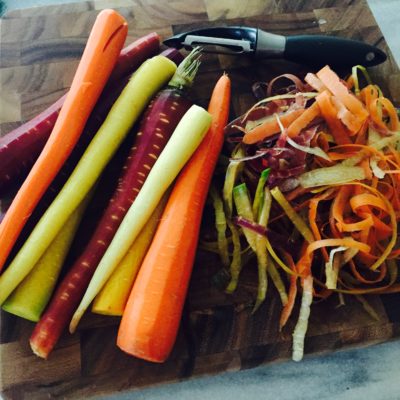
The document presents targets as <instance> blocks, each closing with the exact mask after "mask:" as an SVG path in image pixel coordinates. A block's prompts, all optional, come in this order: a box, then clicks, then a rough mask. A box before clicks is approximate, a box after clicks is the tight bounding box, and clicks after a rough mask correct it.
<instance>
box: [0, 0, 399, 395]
mask: <svg viewBox="0 0 400 400" xmlns="http://www.w3.org/2000/svg"><path fill="white" fill-rule="evenodd" d="M106 7H112V8H115V9H116V10H117V11H119V12H120V13H122V14H123V15H124V16H125V17H126V18H127V20H128V22H129V38H128V40H129V41H132V40H134V39H135V38H137V37H139V36H141V35H143V34H145V33H148V32H151V31H157V32H158V33H159V34H160V35H162V36H163V37H168V36H170V35H171V34H173V33H178V32H181V31H184V30H187V29H188V28H195V27H200V26H211V25H220V24H231V25H233V24H236V25H238V24H245V25H251V26H258V27H260V28H263V29H265V30H268V31H271V32H274V33H279V34H285V35H292V34H302V33H307V34H317V33H323V34H330V35H337V36H344V37H348V38H353V39H359V40H364V41H366V42H368V43H371V44H374V45H377V46H379V47H380V48H381V49H383V50H384V51H385V52H387V54H388V55H389V59H388V60H387V61H386V62H385V63H384V64H383V65H381V66H379V67H375V68H373V69H371V73H372V75H373V78H374V80H375V81H376V82H377V83H378V84H380V85H381V87H382V88H383V90H384V92H385V93H387V95H388V96H391V97H392V98H393V99H394V100H395V102H397V103H400V90H399V82H400V73H399V70H398V67H397V66H396V63H395V61H394V60H393V58H392V56H391V54H390V51H389V49H388V47H387V45H386V43H385V40H384V38H383V37H382V34H381V32H380V30H379V28H378V26H377V24H376V21H375V20H374V18H373V16H372V14H371V11H370V10H369V8H368V6H367V4H366V3H365V2H364V1H362V0H309V1H296V2H293V1H290V0H266V1H261V0H254V1H245V0H234V1H228V0H219V1H213V0H176V1H160V0H110V1H105V0H95V1H88V2H80V3H76V4H68V5H58V6H52V7H39V8H32V9H25V10H21V11H13V12H10V13H8V14H6V15H5V16H4V18H3V20H2V21H1V25H2V26H1V45H0V52H1V53H0V54H1V58H0V71H1V77H0V80H1V85H2V87H1V92H0V101H1V103H0V104H1V107H0V128H1V134H2V135H3V134H5V133H6V132H7V131H9V130H10V129H11V128H13V127H15V126H16V125H18V124H20V122H21V121H25V120H27V119H29V118H31V117H33V116H34V115H36V114H37V113H38V112H40V111H41V110H43V109H44V108H45V107H46V106H48V105H49V104H51V103H52V102H53V101H55V100H56V99H58V98H59V97H60V96H61V95H62V94H63V93H64V92H65V91H66V90H67V88H68V86H69V84H70V82H71V79H72V77H73V74H74V71H75V68H76V66H77V63H78V59H79V57H80V55H81V53H82V51H83V48H84V46H85V43H86V39H87V37H88V34H89V31H90V28H91V26H92V24H93V22H94V20H95V17H96V15H97V13H98V12H99V10H101V9H103V8H106ZM222 71H227V72H228V73H229V75H230V76H231V78H232V81H233V98H232V117H233V116H235V115H239V114H241V113H242V112H243V111H245V110H246V109H247V108H248V107H249V106H250V105H251V104H252V103H253V102H254V99H253V97H252V94H251V84H252V83H254V82H255V81H267V80H269V79H271V77H273V76H276V75H278V74H281V73H283V72H293V73H298V74H300V75H303V74H304V73H305V72H306V71H307V68H304V67H301V66H299V65H296V64H291V63H288V62H285V61H281V60H270V61H268V60H266V61H263V62H258V63H256V64H255V63H252V62H251V60H249V59H245V58H230V57H227V56H216V55H207V56H204V58H203V64H202V66H201V69H200V73H199V76H198V78H197V82H196V85H195V98H196V99H197V101H198V102H199V103H200V104H202V105H206V104H207V102H208V98H209V95H210V93H211V89H212V86H213V85H214V83H215V81H216V79H217V77H218V76H219V75H220V74H221V72H222ZM343 72H345V71H343ZM219 268H220V266H219V264H218V259H217V258H215V257H214V256H212V255H210V254H207V253H201V252H199V253H198V257H197V260H196V265H195V268H194V273H193V277H192V281H191V287H190V291H189V297H188V300H187V303H186V308H185V312H184V316H183V320H182V325H181V329H180V332H179V336H178V340H177V343H176V346H175V348H174V351H173V353H172V355H171V357H170V359H169V360H168V361H167V362H166V363H164V364H151V363H148V362H144V361H141V360H138V359H135V358H133V357H129V356H127V355H125V354H124V353H122V352H121V351H119V350H118V349H117V347H116V345H115V339H116V333H117V324H118V321H119V319H118V318H106V317H99V316H94V315H87V316H85V318H84V320H83V321H82V324H81V327H80V330H79V332H78V333H77V334H75V335H72V336H71V335H65V336H64V337H63V338H62V339H61V340H60V342H59V344H58V346H57V348H56V349H55V350H54V352H53V353H52V354H51V356H50V358H49V360H47V361H43V360H41V359H39V358H37V357H35V356H34V355H33V354H32V353H31V351H30V348H29V344H28V338H29V336H30V334H31V331H32V329H33V324H32V323H30V322H27V321H24V320H22V319H19V318H16V317H14V316H11V315H8V314H6V313H4V312H2V314H1V317H0V318H1V319H0V322H1V329H0V360H1V361H0V363H1V365H0V371H1V375H0V387H1V392H2V393H3V395H4V397H5V398H8V399H18V400H21V399H30V400H33V399H42V398H48V397H50V398H53V397H54V398H80V397H83V396H85V397H90V396H94V395H99V394H105V393H113V392H116V391H122V390H128V389H134V388H139V387H143V386H149V385H152V384H160V383H164V382H172V381H179V380H183V379H188V378H189V377H192V376H199V375H203V374H216V373H218V372H222V371H227V370H239V369H243V368H251V367H254V366H256V365H259V364H262V363H267V362H272V361H275V360H278V359H288V358H290V353H291V332H292V329H293V324H294V321H290V323H289V324H288V327H287V328H286V329H285V330H284V331H283V332H279V331H278V319H279V314H280V311H281V305H280V303H279V299H278V297H277V296H276V293H275V292H274V290H273V289H271V290H270V291H269V295H268V297H267V301H266V302H265V303H264V305H263V306H262V307H261V309H260V310H259V311H258V312H257V313H256V314H254V315H252V314H251V309H252V305H253V301H254V293H255V289H256V272H255V268H254V266H251V265H250V266H248V267H247V268H246V271H245V273H244V274H243V277H242V278H241V283H240V287H239V289H238V291H237V293H236V294H235V295H234V296H228V295H226V294H224V293H223V291H221V290H219V289H217V288H216V287H214V286H213V284H212V279H211V278H212V277H213V276H214V275H215V273H216V272H217V271H218V269H219ZM369 300H370V302H371V304H372V306H373V307H374V308H375V310H376V311H377V313H378V315H379V321H377V320H375V319H373V318H371V317H370V316H369V315H368V314H367V313H366V312H365V311H364V309H363V307H362V305H361V304H360V303H359V302H358V301H357V300H355V299H353V298H350V297H346V305H345V306H343V307H338V306H337V305H338V302H337V299H335V298H334V297H332V298H330V299H329V300H328V301H325V302H320V303H315V304H313V306H312V314H311V320H310V326H309V331H308V335H307V339H306V347H305V350H306V353H308V354H310V353H316V352H330V351H334V350H336V349H340V348H344V347H351V346H356V345H368V344H371V343H376V342H382V341H386V340H389V339H391V338H395V337H398V336H399V335H400V313H399V311H398V310H400V296H396V295H392V296H386V297H383V298H379V297H369ZM160 334H161V335H162V332H160ZM299 367H300V368H301V366H299Z"/></svg>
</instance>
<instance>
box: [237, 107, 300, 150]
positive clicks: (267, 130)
mask: <svg viewBox="0 0 400 400" xmlns="http://www.w3.org/2000/svg"><path fill="white" fill-rule="evenodd" d="M304 111H305V110H304V109H303V108H299V109H296V110H293V111H290V112H286V113H284V114H279V120H280V122H281V124H282V125H283V126H284V127H285V128H287V127H288V126H289V125H290V124H291V123H292V122H293V121H294V120H296V119H297V118H298V117H299V116H300V115H301V114H303V113H304ZM280 131H281V127H280V126H279V122H278V120H277V118H276V116H275V115H272V116H271V117H270V118H268V119H267V120H266V121H264V122H263V123H262V124H260V125H258V126H256V127H255V128H253V129H251V130H250V131H248V132H246V134H245V135H244V136H243V143H246V144H253V143H257V142H259V141H261V140H264V139H265V138H267V137H270V136H272V135H275V134H277V133H280Z"/></svg>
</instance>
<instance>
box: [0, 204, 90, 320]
mask: <svg viewBox="0 0 400 400" xmlns="http://www.w3.org/2000/svg"><path fill="white" fill-rule="evenodd" d="M89 198H90V196H89V197H88V198H87V199H85V200H84V201H83V202H82V203H81V204H80V205H79V206H78V208H76V210H75V211H74V212H73V213H72V214H71V216H70V217H69V219H68V221H67V222H66V223H65V225H64V226H63V227H62V228H61V230H60V231H59V232H58V234H57V236H56V237H55V239H54V240H53V241H52V242H51V244H50V246H49V247H48V248H47V250H46V251H45V252H44V254H43V256H42V257H41V258H40V260H39V261H38V262H37V264H36V265H35V266H34V268H33V270H32V271H31V272H30V273H29V275H28V276H27V277H26V278H25V279H24V280H23V281H22V282H21V283H20V284H19V286H18V287H17V288H16V289H15V290H14V291H13V292H12V293H11V295H10V296H9V297H8V298H7V300H6V301H5V302H4V304H3V307H2V308H3V310H5V311H7V312H9V313H11V314H15V315H18V316H19V317H21V318H25V319H28V320H30V321H34V322H37V321H39V319H40V316H41V315H42V312H43V310H44V308H45V307H46V305H47V303H48V301H49V300H50V297H51V294H52V293H53V290H54V287H55V285H56V283H57V279H58V276H59V275H60V272H61V267H62V266H63V263H64V260H65V258H66V256H67V254H68V251H69V248H70V247H71V244H72V240H73V239H74V236H75V233H76V231H77V229H78V226H79V223H80V221H81V219H82V217H83V214H84V212H85V209H86V206H87V204H88V202H89Z"/></svg>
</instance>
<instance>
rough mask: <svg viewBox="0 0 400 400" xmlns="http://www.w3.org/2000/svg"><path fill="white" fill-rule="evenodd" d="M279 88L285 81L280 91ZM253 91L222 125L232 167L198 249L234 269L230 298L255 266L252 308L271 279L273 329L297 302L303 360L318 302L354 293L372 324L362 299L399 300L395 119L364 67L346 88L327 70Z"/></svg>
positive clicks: (399, 160) (298, 355)
mask: <svg viewBox="0 0 400 400" xmlns="http://www.w3.org/2000/svg"><path fill="white" fill-rule="evenodd" d="M360 72H361V73H362V74H361V77H362V80H363V81H365V85H364V87H362V88H361V87H360V84H359V74H360ZM283 79H285V80H289V81H290V82H291V84H290V85H289V86H286V87H284V88H282V85H280V86H281V88H280V89H279V91H278V93H276V89H275V87H276V86H277V82H278V81H280V82H282V80H283ZM253 89H254V93H255V95H256V96H257V97H258V98H259V101H258V102H257V103H256V104H255V105H254V106H253V107H252V108H251V109H250V110H248V111H247V112H246V113H245V114H244V115H242V116H241V117H239V118H237V119H236V120H234V121H232V122H231V123H230V124H229V125H228V126H227V127H226V142H227V143H226V144H227V147H228V148H229V146H231V150H229V151H231V153H230V154H229V156H230V158H229V162H228V163H227V168H226V169H225V179H224V184H223V186H222V187H220V188H217V187H216V186H217V185H216V184H215V186H214V188H213V190H212V192H211V195H212V200H213V204H214V207H215V214H216V227H217V231H218V235H217V241H216V242H215V243H214V244H213V243H210V242H208V243H205V242H203V246H205V248H208V250H212V249H214V251H216V252H219V253H220V255H221V260H222V261H223V264H224V266H225V267H226V270H229V274H228V275H229V279H230V281H229V283H228V284H227V287H226V292H227V293H233V292H234V291H235V290H236V288H237V286H238V284H239V283H240V281H239V276H240V273H241V271H242V269H243V267H244V266H245V264H246V263H247V262H248V261H249V260H251V259H252V258H253V259H257V265H258V290H257V294H256V298H255V306H254V311H255V310H256V309H257V308H258V307H259V306H260V305H261V304H262V303H263V302H264V300H265V298H266V293H267V289H268V287H269V285H268V282H269V281H271V283H272V285H273V286H274V287H275V288H276V290H277V291H278V293H279V296H280V299H281V302H282V313H281V318H280V329H282V328H283V327H284V326H285V324H286V323H287V321H288V320H289V318H290V317H291V315H292V313H293V310H294V309H295V302H296V298H297V296H299V297H301V299H300V304H301V305H300V310H299V312H298V320H297V323H296V325H295V329H294V331H293V353H292V358H293V360H295V361H299V360H301V359H302V357H303V353H304V351H303V350H304V340H305V335H306V332H307V326H308V320H309V315H310V310H311V304H312V301H313V299H314V298H319V299H325V298H327V297H329V296H331V295H333V294H335V293H336V294H337V295H339V298H340V302H341V303H342V302H343V299H344V296H345V295H355V296H356V297H357V299H358V300H359V301H361V303H362V304H363V306H364V308H365V310H366V311H368V312H369V313H370V314H371V315H372V316H374V315H375V317H376V313H374V310H373V309H372V308H371V307H370V305H369V303H368V302H367V300H366V299H365V298H364V297H363V295H367V294H385V293H396V292H400V282H399V278H398V259H399V255H400V246H399V239H398V223H399V219H400V124H399V116H398V110H397V109H396V107H395V106H394V105H393V104H392V102H391V101H390V100H389V99H388V98H386V97H384V95H383V93H382V92H381V90H380V89H379V87H377V86H376V85H374V84H373V83H371V80H370V77H369V75H368V73H367V71H366V70H365V68H363V67H362V66H356V67H354V68H353V70H352V74H351V75H350V77H349V78H348V79H347V80H342V79H340V78H339V77H338V76H337V75H336V73H335V72H333V71H332V70H331V69H330V68H329V67H328V66H326V67H324V68H322V69H321V70H320V71H318V72H317V73H316V74H312V73H309V74H307V75H306V76H305V78H304V81H302V80H300V79H299V78H298V77H296V76H294V75H290V74H285V75H282V76H279V77H277V78H275V79H274V80H273V81H271V82H270V83H269V84H256V85H254V87H253ZM252 256H253V257H252ZM396 260H397V262H396Z"/></svg>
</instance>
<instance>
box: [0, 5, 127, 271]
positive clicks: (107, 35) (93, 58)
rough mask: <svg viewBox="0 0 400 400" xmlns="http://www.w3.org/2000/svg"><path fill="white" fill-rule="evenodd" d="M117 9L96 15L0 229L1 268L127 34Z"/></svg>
mask: <svg viewBox="0 0 400 400" xmlns="http://www.w3.org/2000/svg"><path fill="white" fill-rule="evenodd" d="M127 30H128V28H127V23H126V21H125V19H124V18H123V17H122V16H121V15H119V14H118V13H117V12H115V11H113V10H103V11H102V12H100V14H99V15H98V16H97V19H96V21H95V24H94V26H93V28H92V31H91V33H90V36H89V39H88V42H87V44H86V48H85V51H84V53H83V55H82V58H81V61H80V63H79V66H78V69H77V71H76V73H75V76H74V79H73V82H72V84H71V88H70V91H69V92H68V95H67V97H66V99H65V102H64V104H63V106H62V108H61V111H60V115H59V116H58V119H57V122H56V124H55V126H54V129H53V131H52V133H51V135H50V137H49V139H48V141H47V143H46V146H45V147H44V149H43V151H42V153H41V154H40V156H39V158H38V160H37V161H36V163H35V165H34V166H33V168H32V170H31V172H30V173H29V175H28V177H27V178H26V180H25V182H24V183H23V185H22V186H21V188H20V190H19V191H18V193H17V195H16V197H15V199H14V201H13V202H12V204H11V206H10V208H9V209H8V211H7V214H6V216H5V218H4V219H3V221H2V223H1V225H0V243H1V247H0V270H1V269H2V267H3V265H4V263H5V261H6V259H7V256H8V255H9V253H10V251H11V248H12V246H13V245H14V243H15V241H16V240H17V238H18V235H19V234H20V232H21V230H22V228H23V227H24V225H25V223H26V221H27V220H28V218H29V216H30V215H31V213H32V211H33V210H34V208H35V207H36V205H37V203H38V202H39V200H40V199H41V197H42V195H43V194H44V192H45V191H46V189H47V188H48V186H49V185H50V183H51V181H52V180H53V178H54V177H55V176H56V175H57V172H58V171H59V170H60V168H61V167H62V165H63V164H64V162H65V161H66V159H67V158H68V156H69V154H70V153H71V151H72V150H73V148H74V146H75V144H76V142H77V141H78V139H79V136H80V135H81V133H82V131H83V128H84V126H85V123H86V121H87V119H88V117H89V115H90V113H91V111H92V109H93V107H94V106H95V104H96V101H97V99H98V98H99V96H100V94H101V92H102V90H103V88H104V85H105V84H106V82H107V79H108V77H109V76H110V74H111V71H112V69H113V67H114V65H115V63H116V61H117V59H118V56H119V53H120V51H121V49H122V46H123V44H124V41H125V38H126V35H127Z"/></svg>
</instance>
